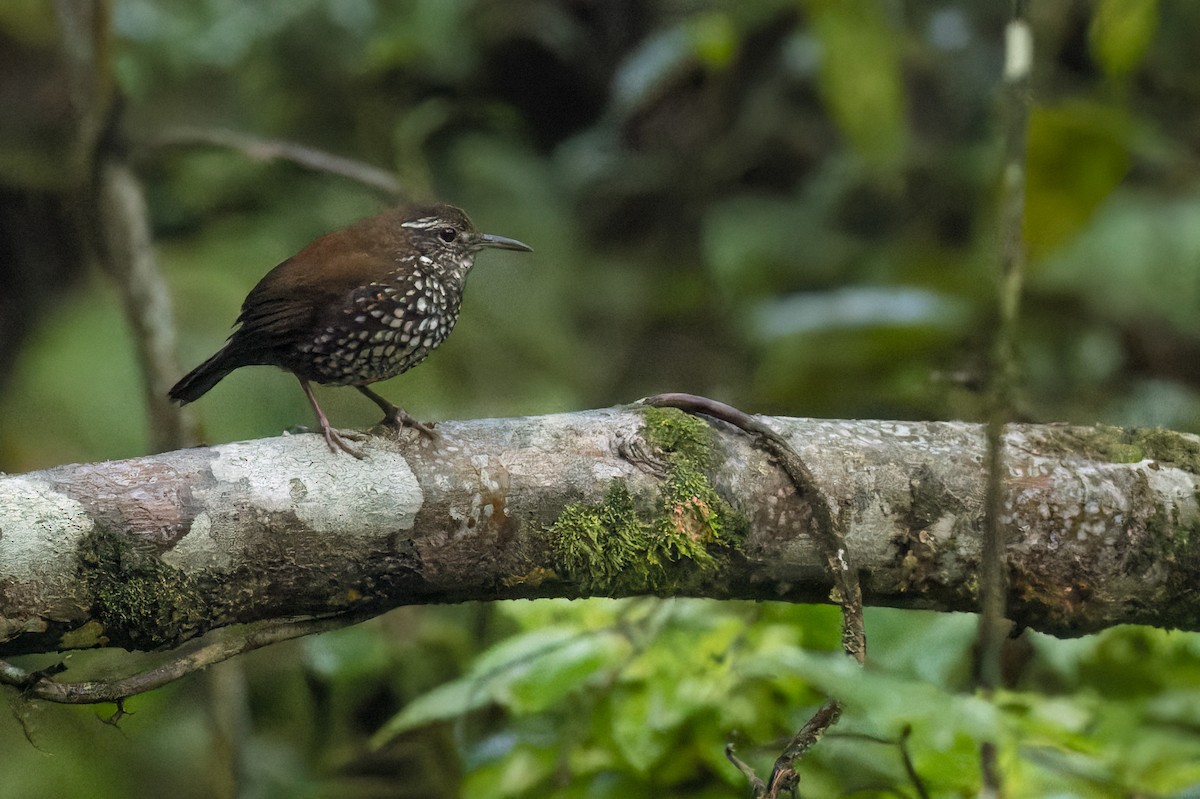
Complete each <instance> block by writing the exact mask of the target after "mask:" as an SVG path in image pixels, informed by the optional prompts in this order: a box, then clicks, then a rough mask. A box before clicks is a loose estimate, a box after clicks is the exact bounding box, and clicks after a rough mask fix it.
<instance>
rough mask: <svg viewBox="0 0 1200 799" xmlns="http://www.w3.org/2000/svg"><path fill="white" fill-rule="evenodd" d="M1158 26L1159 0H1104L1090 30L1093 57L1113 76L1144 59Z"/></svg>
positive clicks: (1123, 72)
mask: <svg viewBox="0 0 1200 799" xmlns="http://www.w3.org/2000/svg"><path fill="white" fill-rule="evenodd" d="M1157 29H1158V0H1100V2H1099V3H1097V4H1096V15H1095V16H1094V17H1092V26H1091V28H1090V30H1088V44H1089V45H1090V46H1091V50H1092V56H1093V57H1094V58H1095V59H1096V61H1097V62H1099V64H1100V67H1101V68H1102V69H1103V70H1104V72H1105V73H1106V74H1107V75H1108V76H1109V77H1110V78H1119V77H1122V76H1124V75H1126V74H1128V73H1129V72H1131V71H1132V70H1133V69H1134V67H1136V66H1137V65H1138V63H1139V62H1140V61H1141V60H1142V57H1143V56H1144V55H1145V54H1146V49H1147V48H1148V47H1149V46H1150V42H1151V40H1153V39H1154V33H1155V31H1156V30H1157Z"/></svg>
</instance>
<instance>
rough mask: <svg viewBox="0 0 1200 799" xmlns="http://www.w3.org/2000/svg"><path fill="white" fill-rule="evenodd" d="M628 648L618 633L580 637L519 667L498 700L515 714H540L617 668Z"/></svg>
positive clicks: (627, 643)
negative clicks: (597, 675)
mask: <svg viewBox="0 0 1200 799" xmlns="http://www.w3.org/2000/svg"><path fill="white" fill-rule="evenodd" d="M629 648H630V647H629V642H628V641H626V640H625V639H624V638H622V637H620V636H618V635H616V634H615V633H608V634H604V635H584V636H578V637H576V638H575V639H574V640H572V641H568V642H566V643H564V644H563V645H562V646H559V647H556V648H554V649H552V650H550V651H548V652H545V653H544V654H542V655H540V656H538V657H537V658H536V659H534V660H530V661H528V662H527V663H525V664H523V665H522V666H518V667H516V673H515V674H513V675H510V681H509V684H508V690H507V691H505V692H504V693H503V695H501V696H498V697H497V699H498V701H500V702H501V704H505V705H507V706H508V707H510V708H511V709H512V710H513V712H515V713H538V712H541V711H543V710H546V709H548V708H550V707H552V706H554V705H555V704H557V703H558V702H560V701H562V700H563V699H564V698H565V697H566V696H567V695H568V694H570V693H572V692H574V691H578V690H579V689H580V688H581V687H582V686H584V685H585V684H586V683H587V681H588V679H589V678H590V677H592V676H593V675H595V674H596V673H597V672H600V671H602V670H605V669H610V668H614V667H615V666H616V665H617V664H619V663H620V662H621V661H622V660H623V659H624V658H625V657H626V655H627V654H628V651H629Z"/></svg>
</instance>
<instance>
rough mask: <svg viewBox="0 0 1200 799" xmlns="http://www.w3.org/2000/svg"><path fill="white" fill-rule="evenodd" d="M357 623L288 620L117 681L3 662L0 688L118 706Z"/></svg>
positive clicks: (227, 637) (342, 617) (338, 618)
mask: <svg viewBox="0 0 1200 799" xmlns="http://www.w3.org/2000/svg"><path fill="white" fill-rule="evenodd" d="M369 616H370V614H362V616H361V619H366V618H369ZM355 618H357V616H355V615H347V614H339V615H334V616H321V617H320V618H315V619H298V620H290V621H286V620H285V621H278V622H270V623H268V624H265V625H263V626H261V627H256V628H253V629H247V630H245V631H244V632H243V633H241V634H237V635H231V634H229V633H225V634H224V635H223V636H222V638H221V639H220V640H217V641H213V642H211V643H208V644H204V645H202V646H200V647H199V648H198V649H196V650H194V651H191V652H185V653H180V654H178V655H177V656H175V657H173V658H171V660H169V661H167V662H166V663H163V664H162V665H160V666H158V667H157V668H154V669H151V670H149V671H145V672H141V673H140V674H135V675H133V676H130V677H123V678H121V679H117V680H85V681H82V682H56V681H55V680H53V679H52V678H51V676H50V675H49V674H47V673H46V672H40V671H38V672H29V671H26V670H24V669H21V668H19V667H17V666H14V665H12V664H11V663H8V662H7V661H3V660H0V685H10V686H12V687H14V688H19V689H20V690H21V693H22V694H23V695H24V696H25V697H26V698H30V699H44V700H46V701H48V702H58V703H61V704H67V705H92V704H97V703H100V702H119V701H121V700H123V699H125V698H126V697H130V696H134V695H136V694H140V693H145V692H146V691H151V690H153V689H155V688H161V687H162V686H164V685H166V684H167V683H169V682H173V681H175V680H178V679H179V678H180V677H184V676H186V675H188V674H191V673H192V672H194V671H199V670H200V669H203V668H205V667H207V666H211V665H213V664H214V663H220V662H221V661H224V660H228V659H229V658H232V657H236V656H237V655H241V654H244V653H246V652H250V651H253V650H255V649H261V648H262V647H264V646H269V645H271V644H276V643H280V642H281V641H290V640H291V639H293V638H300V637H303V636H305V635H313V634H314V633H321V632H326V631H328V630H334V629H337V628H340V627H345V626H346V625H347V624H351V623H353V620H354V619H355Z"/></svg>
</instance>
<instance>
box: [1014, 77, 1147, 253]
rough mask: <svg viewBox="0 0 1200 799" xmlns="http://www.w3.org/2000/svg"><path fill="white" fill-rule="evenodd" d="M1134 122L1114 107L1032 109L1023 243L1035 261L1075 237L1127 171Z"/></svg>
mask: <svg viewBox="0 0 1200 799" xmlns="http://www.w3.org/2000/svg"><path fill="white" fill-rule="evenodd" d="M1132 132H1133V122H1132V120H1131V119H1130V117H1129V115H1128V114H1127V113H1126V112H1125V111H1124V110H1123V109H1119V108H1116V107H1114V106H1106V105H1101V104H1099V103H1094V102H1088V101H1082V100H1081V101H1074V102H1069V103H1063V104H1062V105H1058V106H1053V107H1039V108H1034V109H1033V113H1032V114H1031V116H1030V119H1029V152H1028V160H1027V163H1026V171H1027V179H1026V199H1025V241H1026V244H1027V245H1028V247H1029V254H1030V257H1031V258H1033V259H1037V258H1038V257H1040V256H1043V255H1045V254H1046V253H1048V252H1049V251H1051V250H1053V249H1054V248H1055V247H1058V246H1059V245H1061V244H1063V243H1065V242H1067V241H1068V240H1070V239H1071V238H1072V237H1073V236H1075V235H1076V234H1077V233H1078V232H1079V231H1080V230H1082V229H1083V228H1084V226H1085V225H1087V224H1088V222H1090V221H1091V219H1092V214H1093V213H1094V212H1095V211H1096V209H1097V208H1098V207H1099V206H1100V204H1101V203H1103V202H1104V201H1105V200H1106V199H1108V197H1109V196H1110V195H1111V194H1112V192H1113V190H1114V189H1115V188H1116V187H1117V186H1118V185H1120V183H1121V181H1122V180H1123V179H1124V178H1125V175H1126V173H1127V172H1128V171H1129V166H1130V160H1131V159H1130V153H1129V140H1130V137H1131V134H1132Z"/></svg>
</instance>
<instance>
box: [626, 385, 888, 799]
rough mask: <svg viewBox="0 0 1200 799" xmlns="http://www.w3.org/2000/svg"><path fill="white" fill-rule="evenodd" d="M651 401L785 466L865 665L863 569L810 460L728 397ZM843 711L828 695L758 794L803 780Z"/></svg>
mask: <svg viewBox="0 0 1200 799" xmlns="http://www.w3.org/2000/svg"><path fill="white" fill-rule="evenodd" d="M642 403H644V404H646V405H652V406H654V407H658V408H678V409H680V410H683V411H687V412H688V413H699V414H704V415H705V416H711V417H713V418H714V419H720V420H721V421H723V422H726V423H727V424H731V425H733V426H734V427H737V428H738V429H739V430H742V431H743V432H745V433H748V434H750V435H751V436H754V437H755V439H756V440H757V441H758V442H759V444H760V446H762V447H763V448H764V449H766V450H767V451H768V452H770V454H771V456H772V457H773V458H774V459H775V460H776V461H777V462H778V463H779V464H780V466H782V467H783V470H784V471H785V472H787V474H788V477H789V478H791V481H792V483H793V484H794V485H795V487H796V492H797V494H798V495H800V496H801V497H803V498H805V499H806V500H807V501H808V503H809V505H810V508H811V513H812V525H811V527H812V531H813V533H814V537H815V538H817V540H819V541H821V542H822V544H823V550H824V556H825V564H826V568H827V570H828V572H829V575H830V576H831V577H832V578H833V585H834V590H833V594H832V598H833V600H834V601H835V602H837V603H838V605H839V606H840V607H841V609H842V648H843V649H844V650H845V651H846V654H848V655H850V656H851V657H852V658H854V659H855V661H857V662H858V663H859V665H862V663H863V662H864V661H865V660H866V656H867V638H866V628H865V627H864V625H863V609H862V588H861V587H860V585H859V581H858V572H857V571H855V570H854V569H853V568H851V565H850V556H849V553H848V552H847V551H846V536H845V532H844V522H843V520H842V519H841V518H840V517H839V514H836V513H834V511H833V507H832V505H831V503H830V501H829V499H828V497H827V496H826V495H825V493H824V492H823V491H821V489H820V487H819V486H818V485H817V481H816V477H815V476H814V475H813V472H812V470H811V469H810V468H809V467H808V464H806V463H805V462H804V460H803V459H802V458H801V457H800V456H799V454H797V452H796V450H795V449H793V448H792V446H791V444H789V443H788V442H787V440H786V439H785V438H784V437H783V436H781V435H779V433H777V432H775V431H774V430H772V429H771V428H770V427H769V426H767V425H766V424H765V423H764V422H762V421H761V420H759V419H757V418H755V417H753V416H750V415H748V414H746V413H744V412H743V411H740V410H738V409H737V408H734V407H733V406H731V405H726V404H725V403H723V402H717V401H716V400H713V399H709V398H707V397H698V396H696V395H694V394H658V395H656V396H653V397H647V398H646V399H643V400H642ZM841 715H842V706H841V704H840V703H839V702H838V701H837V700H836V699H829V700H828V701H826V702H825V704H824V705H822V706H821V708H820V709H819V710H818V711H817V712H816V713H815V714H813V716H812V718H810V719H809V720H808V722H806V723H805V725H804V726H803V727H801V728H800V730H799V732H797V733H796V734H795V735H794V736H793V737H792V740H791V741H790V742H789V743H788V745H787V746H786V747H785V748H784V750H783V753H782V754H780V755H779V757H778V758H777V759H776V760H775V765H774V767H772V769H771V776H770V778H769V779H767V781H766V782H765V783H764V782H763V781H762V780H761V779H759V778H758V777H757V776H755V777H754V778H753V779H751V780H750V783H751V786H752V788H753V790H754V795H755V797H756V799H776V797H778V796H779V795H780V794H781V793H782V792H783V791H791V790H794V789H795V787H796V786H797V785H798V783H799V781H800V775H799V774H798V773H797V772H796V767H795V764H796V761H797V760H799V759H800V758H801V757H803V756H804V754H805V753H806V752H807V751H808V750H809V749H811V748H812V747H813V745H814V744H816V742H817V741H819V740H820V739H821V736H822V735H824V734H825V731H826V730H828V729H829V728H830V727H831V726H833V725H834V724H836V723H837V720H838V718H839V717H840V716H841ZM725 756H726V757H727V758H729V759H730V762H731V763H733V764H734V765H735V766H737V767H738V768H739V769H741V770H742V772H743V773H744V774H747V776H750V775H751V774H753V771H752V770H750V769H749V766H746V764H744V763H742V762H741V761H740V760H737V759H736V757H735V756H734V755H733V750H732V748H730V747H726V750H725Z"/></svg>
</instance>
